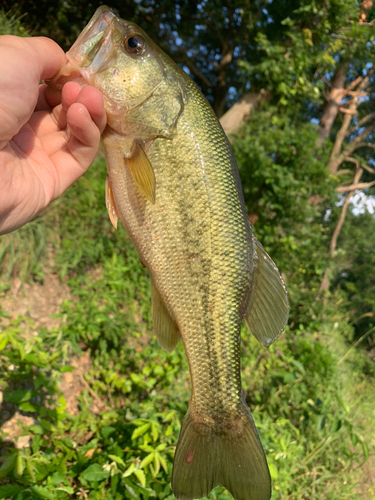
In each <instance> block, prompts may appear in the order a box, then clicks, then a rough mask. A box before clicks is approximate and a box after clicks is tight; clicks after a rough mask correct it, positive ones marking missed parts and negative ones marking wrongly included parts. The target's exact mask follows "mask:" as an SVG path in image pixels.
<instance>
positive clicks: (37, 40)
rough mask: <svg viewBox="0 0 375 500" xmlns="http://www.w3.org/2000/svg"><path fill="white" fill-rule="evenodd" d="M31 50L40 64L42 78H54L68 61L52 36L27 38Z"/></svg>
mask: <svg viewBox="0 0 375 500" xmlns="http://www.w3.org/2000/svg"><path fill="white" fill-rule="evenodd" d="M26 40H27V42H28V44H29V47H30V51H32V54H33V56H34V57H35V61H36V63H37V64H38V65H39V75H40V77H39V78H40V80H45V79H46V78H52V77H53V76H55V75H56V73H57V72H58V71H59V70H60V68H61V67H62V66H63V65H64V64H65V62H66V56H65V53H64V51H63V50H62V48H61V47H59V46H58V45H57V43H56V42H54V41H53V40H51V39H50V38H46V37H44V36H38V37H32V38H27V39H26Z"/></svg>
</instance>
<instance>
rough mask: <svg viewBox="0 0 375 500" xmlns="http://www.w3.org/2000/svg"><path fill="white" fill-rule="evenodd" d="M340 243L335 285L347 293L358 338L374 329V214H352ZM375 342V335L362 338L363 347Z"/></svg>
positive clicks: (350, 316)
mask: <svg viewBox="0 0 375 500" xmlns="http://www.w3.org/2000/svg"><path fill="white" fill-rule="evenodd" d="M364 234H365V235H366V238H364V237H363V235H364ZM359 241H360V242H361V244H360V245H358V242H359ZM339 243H340V246H339V251H338V255H337V271H336V283H335V284H336V286H340V287H341V288H343V290H345V291H346V292H347V296H348V313H349V318H350V321H351V322H352V323H353V324H354V327H355V338H357V339H358V338H360V337H362V336H363V335H365V334H366V332H368V331H369V330H371V329H372V328H373V327H374V326H375V283H374V279H373V272H374V268H375V253H374V245H375V217H374V215H373V214H370V213H369V212H367V211H366V212H364V213H363V214H358V215H354V214H353V213H352V212H351V213H349V214H348V216H347V224H346V225H345V226H344V228H343V231H342V233H341V235H340V242H339ZM374 339H375V333H373V334H372V335H371V336H370V337H368V338H367V340H366V339H363V340H366V342H364V343H363V345H367V346H369V347H370V346H373V342H374ZM350 340H351V339H350Z"/></svg>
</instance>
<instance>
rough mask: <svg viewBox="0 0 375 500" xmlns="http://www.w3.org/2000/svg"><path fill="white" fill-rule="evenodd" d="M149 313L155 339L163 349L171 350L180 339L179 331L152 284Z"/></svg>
mask: <svg viewBox="0 0 375 500" xmlns="http://www.w3.org/2000/svg"><path fill="white" fill-rule="evenodd" d="M151 290H152V291H151V313H152V322H153V329H154V333H155V335H156V338H157V341H158V342H159V345H160V347H161V348H162V349H164V350H165V351H168V352H170V351H173V349H174V348H175V347H176V345H177V342H178V341H179V340H180V332H179V331H178V328H177V326H176V325H175V324H174V323H173V321H172V319H171V317H170V316H169V314H168V311H167V309H166V308H165V305H164V303H163V300H162V298H161V297H160V294H159V292H158V291H157V289H156V287H155V285H154V284H152V285H151Z"/></svg>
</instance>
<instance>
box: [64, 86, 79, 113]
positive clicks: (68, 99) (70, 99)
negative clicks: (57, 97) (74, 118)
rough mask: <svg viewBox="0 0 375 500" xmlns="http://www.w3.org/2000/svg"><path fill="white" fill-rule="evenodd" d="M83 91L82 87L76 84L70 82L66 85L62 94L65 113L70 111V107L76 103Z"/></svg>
mask: <svg viewBox="0 0 375 500" xmlns="http://www.w3.org/2000/svg"><path fill="white" fill-rule="evenodd" d="M81 90H82V88H81V87H80V85H78V83H75V82H68V83H66V84H65V85H64V87H63V89H62V93H61V104H62V106H63V109H64V110H65V111H68V109H69V108H70V106H71V105H72V104H74V103H75V102H76V100H77V97H78V95H79V94H80V92H81Z"/></svg>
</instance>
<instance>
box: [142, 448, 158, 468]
mask: <svg viewBox="0 0 375 500" xmlns="http://www.w3.org/2000/svg"><path fill="white" fill-rule="evenodd" d="M154 455H155V453H154V452H152V453H150V454H149V455H147V457H145V458H144V459H143V460H142V462H141V465H140V466H139V467H140V468H141V469H144V468H145V467H147V466H148V465H149V464H150V463H151V462H152V461H153V460H154Z"/></svg>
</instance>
